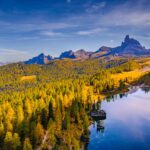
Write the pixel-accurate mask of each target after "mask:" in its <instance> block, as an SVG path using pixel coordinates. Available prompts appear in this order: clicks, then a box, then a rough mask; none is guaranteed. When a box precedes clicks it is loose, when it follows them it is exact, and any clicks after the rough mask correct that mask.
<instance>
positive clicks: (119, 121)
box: [87, 88, 150, 150]
mask: <svg viewBox="0 0 150 150" xmlns="http://www.w3.org/2000/svg"><path fill="white" fill-rule="evenodd" d="M101 109H104V110H105V111H106V113H107V117H106V119H105V120H99V121H95V122H94V123H93V124H92V125H91V126H90V127H89V129H90V132H91V134H90V142H89V144H88V146H87V149H88V150H134V149H136V150H150V142H149V140H150V92H149V88H142V89H141V88H134V89H132V90H130V91H129V92H128V93H124V94H121V95H115V96H113V97H112V98H110V99H107V100H105V101H103V102H102V104H101ZM98 126H101V128H98Z"/></svg>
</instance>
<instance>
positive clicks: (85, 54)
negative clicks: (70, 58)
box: [74, 49, 92, 59]
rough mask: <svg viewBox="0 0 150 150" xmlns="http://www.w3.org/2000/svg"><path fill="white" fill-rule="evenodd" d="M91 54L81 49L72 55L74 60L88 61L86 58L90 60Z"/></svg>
mask: <svg viewBox="0 0 150 150" xmlns="http://www.w3.org/2000/svg"><path fill="white" fill-rule="evenodd" d="M91 54H92V52H86V51H85V50H83V49H81V50H78V51H76V52H75V53H74V55H75V56H76V58H80V59H88V58H90V55H91Z"/></svg>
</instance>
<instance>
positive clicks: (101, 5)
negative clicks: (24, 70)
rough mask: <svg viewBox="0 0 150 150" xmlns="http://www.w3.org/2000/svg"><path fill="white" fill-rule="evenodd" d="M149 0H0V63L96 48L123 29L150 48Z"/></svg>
mask: <svg viewBox="0 0 150 150" xmlns="http://www.w3.org/2000/svg"><path fill="white" fill-rule="evenodd" d="M149 6H150V1H149V0H0V62H14V61H22V60H26V59H28V58H30V57H33V56H35V55H38V54H39V53H41V52H44V53H45V54H51V55H53V56H58V55H60V53H61V52H62V51H66V50H70V49H71V50H74V51H75V50H78V49H81V48H83V49H85V50H88V51H96V50H97V49H98V48H99V47H101V46H103V45H107V46H112V47H115V46H117V45H120V43H121V42H122V40H123V39H124V37H125V35H126V34H129V35H130V36H131V37H134V38H136V39H137V40H139V41H140V42H141V43H142V45H144V46H146V48H150V7H149Z"/></svg>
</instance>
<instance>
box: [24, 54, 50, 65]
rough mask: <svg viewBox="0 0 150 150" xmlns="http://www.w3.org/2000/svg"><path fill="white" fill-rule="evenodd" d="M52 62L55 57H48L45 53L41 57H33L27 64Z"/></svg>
mask: <svg viewBox="0 0 150 150" xmlns="http://www.w3.org/2000/svg"><path fill="white" fill-rule="evenodd" d="M50 60H53V57H52V56H50V55H48V56H45V55H44V54H43V53H41V54H40V55H38V56H36V57H33V58H32V59H29V60H27V61H25V62H24V63H25V64H41V65H42V64H47V63H48V62H49V61H50Z"/></svg>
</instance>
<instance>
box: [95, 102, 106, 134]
mask: <svg viewBox="0 0 150 150" xmlns="http://www.w3.org/2000/svg"><path fill="white" fill-rule="evenodd" d="M101 111H103V110H102V109H101V102H97V103H96V104H95V103H94V104H93V109H92V112H97V113H99V112H101ZM92 119H93V121H94V123H93V127H94V128H95V127H96V130H97V132H101V133H104V129H105V127H104V120H105V119H106V116H97V117H95V116H92Z"/></svg>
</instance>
